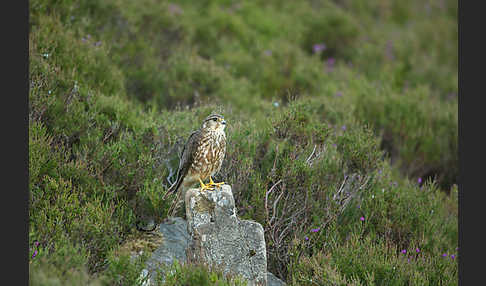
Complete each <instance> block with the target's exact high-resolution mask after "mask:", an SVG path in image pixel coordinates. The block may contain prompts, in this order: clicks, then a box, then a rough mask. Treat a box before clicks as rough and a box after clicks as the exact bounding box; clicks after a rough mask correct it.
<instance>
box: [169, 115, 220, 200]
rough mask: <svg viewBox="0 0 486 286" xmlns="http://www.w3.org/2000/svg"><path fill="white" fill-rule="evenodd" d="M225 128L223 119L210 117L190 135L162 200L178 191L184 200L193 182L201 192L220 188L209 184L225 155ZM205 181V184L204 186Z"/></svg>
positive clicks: (217, 184) (211, 182)
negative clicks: (175, 175)
mask: <svg viewBox="0 0 486 286" xmlns="http://www.w3.org/2000/svg"><path fill="white" fill-rule="evenodd" d="M225 127H226V121H225V120H224V118H223V116H221V115H219V114H211V115H209V116H208V117H206V119H204V121H203V123H202V125H201V128H199V129H198V130H196V131H194V132H192V133H191V135H190V136H189V139H188V140H187V142H186V144H185V145H184V149H183V150H182V156H181V158H180V161H179V169H178V171H177V179H176V181H175V183H174V184H173V185H172V186H171V187H170V188H169V190H168V191H167V193H166V195H165V196H164V198H165V197H166V196H167V195H168V194H170V193H172V192H176V191H177V190H178V189H179V188H181V187H182V195H183V197H185V192H186V190H187V189H188V188H189V187H191V186H192V185H194V184H195V183H197V182H199V183H200V185H201V189H202V190H214V188H213V187H214V186H217V187H219V186H221V185H222V184H224V182H221V183H215V182H213V179H212V178H211V176H214V174H216V173H217V172H219V169H220V168H221V164H222V163H223V159H224V156H225V153H226V135H225V133H224V128H225ZM208 177H209V183H208V184H204V180H206V179H207V178H208Z"/></svg>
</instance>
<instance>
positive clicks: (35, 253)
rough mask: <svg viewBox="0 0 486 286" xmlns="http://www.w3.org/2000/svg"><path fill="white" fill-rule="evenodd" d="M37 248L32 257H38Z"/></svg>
mask: <svg viewBox="0 0 486 286" xmlns="http://www.w3.org/2000/svg"><path fill="white" fill-rule="evenodd" d="M37 253H38V252H37V250H35V251H34V253H32V258H34V257H36V256H37Z"/></svg>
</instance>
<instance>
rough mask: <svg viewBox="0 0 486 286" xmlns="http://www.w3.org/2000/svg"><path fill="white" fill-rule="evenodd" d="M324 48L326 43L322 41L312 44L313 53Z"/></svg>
mask: <svg viewBox="0 0 486 286" xmlns="http://www.w3.org/2000/svg"><path fill="white" fill-rule="evenodd" d="M325 49H326V45H325V44H324V43H321V44H315V45H314V46H312V51H314V54H317V53H320V52H322V51H324V50H325Z"/></svg>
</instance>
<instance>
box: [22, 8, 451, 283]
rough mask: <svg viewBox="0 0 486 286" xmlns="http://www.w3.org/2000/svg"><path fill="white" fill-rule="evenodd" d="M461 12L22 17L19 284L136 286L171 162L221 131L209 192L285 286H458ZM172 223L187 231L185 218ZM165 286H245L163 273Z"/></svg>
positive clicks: (126, 11)
mask: <svg viewBox="0 0 486 286" xmlns="http://www.w3.org/2000/svg"><path fill="white" fill-rule="evenodd" d="M457 5H458V3H457V1H454V0H428V1H420V0H411V1H390V0H373V1H360V0H334V1H324V0H306V1H276V0H267V1H231V0H205V1H202V0H201V1H187V0H181V1H173V2H171V3H168V2H166V1H156V0H139V1H130V0H105V1H98V0H83V1H80V0H64V1H62V0H43V1H41V0H32V1H30V2H29V10H30V18H29V22H30V25H29V26H30V33H29V69H30V70H29V87H30V90H29V251H30V256H29V280H30V285H138V284H140V283H141V281H140V280H139V274H140V271H141V269H143V267H144V266H143V263H144V261H145V259H146V258H147V257H146V256H141V257H139V258H137V259H135V260H131V259H130V256H129V254H127V253H126V252H123V251H122V248H123V246H124V245H125V244H126V243H127V242H128V241H130V238H131V237H132V236H133V235H134V234H135V233H136V232H137V231H136V223H137V222H138V221H143V220H144V219H147V218H152V219H154V220H155V221H156V222H161V221H162V220H163V219H164V218H166V217H167V216H168V211H169V208H170V206H171V203H172V201H173V199H174V197H175V196H174V195H171V196H169V197H168V200H166V201H164V200H163V199H162V197H163V196H164V194H165V193H166V191H167V189H168V187H169V185H170V184H169V182H168V179H173V175H174V174H173V171H174V168H175V167H176V166H177V164H178V161H177V152H178V151H180V147H181V144H182V142H184V140H186V138H187V137H188V135H189V134H190V132H191V131H192V130H194V129H196V128H198V127H199V125H200V123H201V120H202V119H203V118H205V117H206V116H207V115H208V114H209V113H211V112H219V113H221V114H223V115H224V116H225V118H226V120H227V122H228V128H227V138H228V148H227V154H226V158H225V162H224V164H223V168H222V170H221V172H220V174H218V175H217V176H216V178H215V179H216V181H225V182H227V183H228V184H230V185H232V188H233V192H234V196H235V200H236V205H237V209H238V214H239V216H240V217H242V218H243V219H251V220H255V221H257V222H259V223H261V224H262V225H263V227H264V229H265V240H266V244H267V256H268V270H269V271H270V272H272V273H274V274H275V275H276V276H278V277H279V278H281V279H282V280H284V281H286V282H287V283H288V284H289V285H458V264H457V260H458V259H460V257H459V256H458V221H457V218H458V188H457V185H456V184H457V181H458V172H459V171H458V148H457V146H458V144H457V138H458V131H457V121H458V120H457V116H458V112H457V106H458V100H457V93H458V75H457V73H458V55H457V53H458V31H457ZM180 214H182V213H180ZM173 267H174V271H173V272H172V273H171V274H170V275H169V277H167V279H166V280H165V284H163V283H162V282H160V284H161V285H241V284H243V282H242V281H239V280H238V279H237V278H234V279H231V278H227V277H223V276H222V274H221V273H219V272H217V271H209V270H208V269H206V268H204V267H202V266H194V265H186V266H180V265H178V264H176V265H174V266H173Z"/></svg>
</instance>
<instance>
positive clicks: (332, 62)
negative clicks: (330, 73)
mask: <svg viewBox="0 0 486 286" xmlns="http://www.w3.org/2000/svg"><path fill="white" fill-rule="evenodd" d="M335 63H336V60H335V59H334V58H328V59H327V66H328V67H330V68H332V67H333V66H334V64H335Z"/></svg>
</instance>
